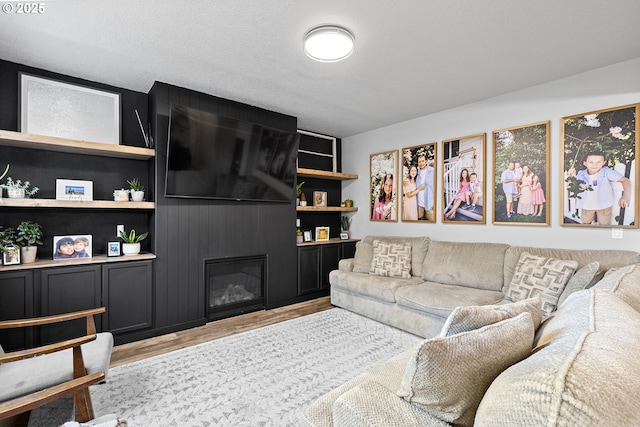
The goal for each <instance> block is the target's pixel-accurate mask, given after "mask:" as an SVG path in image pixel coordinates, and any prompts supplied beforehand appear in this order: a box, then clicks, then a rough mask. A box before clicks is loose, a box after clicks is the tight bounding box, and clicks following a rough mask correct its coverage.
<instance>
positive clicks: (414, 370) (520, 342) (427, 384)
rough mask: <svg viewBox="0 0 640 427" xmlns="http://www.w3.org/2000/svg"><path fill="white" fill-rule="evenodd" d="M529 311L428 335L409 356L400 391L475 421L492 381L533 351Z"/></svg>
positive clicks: (438, 411)
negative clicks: (445, 334)
mask: <svg viewBox="0 0 640 427" xmlns="http://www.w3.org/2000/svg"><path fill="white" fill-rule="evenodd" d="M533 336H534V329H533V321H532V320H531V315H530V314H529V313H522V314H519V315H518V316H516V317H513V318H510V319H506V320H503V321H501V322H498V323H494V324H492V325H488V326H485V327H482V328H480V329H476V330H473V331H469V332H463V333H460V334H456V335H451V336H449V337H436V338H431V339H428V340H425V341H424V342H423V343H422V345H421V346H420V347H418V349H417V350H416V351H415V353H414V354H413V355H412V357H411V358H410V359H409V363H408V365H407V368H406V370H405V373H404V376H403V378H402V383H401V385H400V390H398V393H397V394H398V396H400V397H402V398H404V399H405V400H407V401H408V402H410V403H412V404H414V405H417V406H419V407H420V408H422V409H424V410H425V411H426V412H428V413H429V414H431V415H433V416H435V417H437V418H439V419H441V420H443V421H446V422H448V423H451V424H456V425H462V426H472V425H473V419H474V417H475V413H476V411H477V410H478V405H480V401H481V400H482V397H483V396H484V394H485V392H486V391H487V389H488V388H489V386H490V385H491V383H492V382H493V380H494V379H495V378H496V377H497V376H498V375H499V374H500V373H502V371H504V370H505V369H507V368H508V367H509V366H511V365H513V364H515V363H517V362H519V361H521V360H522V359H524V358H525V357H527V356H528V355H529V354H530V353H531V348H532V346H533Z"/></svg>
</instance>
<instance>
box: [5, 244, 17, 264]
mask: <svg viewBox="0 0 640 427" xmlns="http://www.w3.org/2000/svg"><path fill="white" fill-rule="evenodd" d="M2 264H3V265H17V264H20V249H19V248H16V247H13V246H9V247H6V248H5V250H4V251H3V252H2Z"/></svg>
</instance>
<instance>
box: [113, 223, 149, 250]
mask: <svg viewBox="0 0 640 427" xmlns="http://www.w3.org/2000/svg"><path fill="white" fill-rule="evenodd" d="M148 235H149V233H148V232H147V233H142V234H139V235H136V230H135V229H133V228H132V229H131V231H130V232H129V233H127V232H126V231H124V230H122V231H121V232H120V238H121V239H122V240H124V243H123V244H122V253H123V254H124V255H137V254H139V253H140V242H141V241H143V240H144V239H145V238H146V237H147V236H148Z"/></svg>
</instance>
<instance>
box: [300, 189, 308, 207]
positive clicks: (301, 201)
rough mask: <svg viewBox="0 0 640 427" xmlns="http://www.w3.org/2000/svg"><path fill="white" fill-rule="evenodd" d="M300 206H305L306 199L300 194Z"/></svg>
mask: <svg viewBox="0 0 640 427" xmlns="http://www.w3.org/2000/svg"><path fill="white" fill-rule="evenodd" d="M300 206H307V198H306V197H305V196H304V193H302V192H300Z"/></svg>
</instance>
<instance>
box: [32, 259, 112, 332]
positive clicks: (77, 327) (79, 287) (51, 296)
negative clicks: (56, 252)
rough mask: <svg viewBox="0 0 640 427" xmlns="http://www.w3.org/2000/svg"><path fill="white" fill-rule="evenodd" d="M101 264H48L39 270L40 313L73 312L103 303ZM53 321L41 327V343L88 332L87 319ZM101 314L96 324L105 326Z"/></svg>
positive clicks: (99, 329) (98, 327)
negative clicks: (57, 266) (52, 265)
mask: <svg viewBox="0 0 640 427" xmlns="http://www.w3.org/2000/svg"><path fill="white" fill-rule="evenodd" d="M100 271H101V269H100V265H86V266H78V267H60V268H45V269H42V270H39V271H38V273H39V275H40V282H39V286H38V291H39V297H36V300H37V301H38V300H39V301H40V315H42V316H49V315H52V314H62V313H69V312H72V311H78V310H86V309H89V308H96V307H101V306H102V301H101V297H102V296H101V275H100ZM77 320H78V321H77V322H76V321H75V320H73V321H68V322H61V323H58V324H54V325H49V326H46V327H43V328H42V329H41V339H40V342H41V343H50V342H54V341H61V340H65V339H69V338H72V337H77V336H80V335H84V334H85V333H86V322H85V321H84V320H83V319H77ZM101 320H102V319H101V316H96V317H95V322H96V328H97V330H98V331H101V330H102V322H101Z"/></svg>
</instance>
